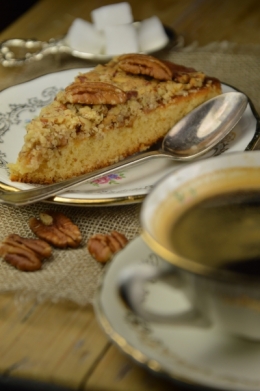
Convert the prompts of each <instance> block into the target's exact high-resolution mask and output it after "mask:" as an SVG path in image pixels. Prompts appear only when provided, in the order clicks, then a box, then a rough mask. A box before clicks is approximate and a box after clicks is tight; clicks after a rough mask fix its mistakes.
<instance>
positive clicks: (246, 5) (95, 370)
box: [0, 0, 260, 391]
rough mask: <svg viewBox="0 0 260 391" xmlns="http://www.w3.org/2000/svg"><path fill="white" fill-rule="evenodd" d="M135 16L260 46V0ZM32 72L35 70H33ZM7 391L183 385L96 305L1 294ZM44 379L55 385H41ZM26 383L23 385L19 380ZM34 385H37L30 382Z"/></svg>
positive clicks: (7, 77)
mask: <svg viewBox="0 0 260 391" xmlns="http://www.w3.org/2000/svg"><path fill="white" fill-rule="evenodd" d="M109 3H111V1H104V0H96V1H82V0H73V1H71V0H55V1H54V0H42V1H39V2H38V3H37V4H36V5H35V6H34V7H33V8H32V9H30V10H29V11H28V12H27V13H26V14H24V15H23V16H22V17H21V18H20V19H18V20H17V21H16V22H15V23H14V24H12V25H11V26H9V27H8V28H7V29H6V30H5V31H3V32H2V33H1V34H0V41H2V40H4V39H9V38H16V37H21V38H37V39H39V40H49V39H50V38H52V37H57V36H60V35H63V34H65V33H66V31H67V29H68V27H69V26H70V24H71V23H72V21H73V20H74V19H75V18H76V17H82V18H85V19H86V20H90V11H91V10H92V9H94V8H97V7H99V6H102V5H105V4H109ZM130 3H131V5H132V9H133V13H134V16H135V18H136V19H137V20H138V19H143V18H147V17H149V16H152V15H158V16H159V17H160V19H161V20H162V22H163V23H164V24H166V25H169V26H171V27H173V28H174V29H175V31H176V32H177V33H179V34H181V35H182V36H183V37H184V39H185V44H186V45H188V44H191V43H192V42H194V41H197V42H198V43H199V45H206V44H208V43H211V42H213V41H222V40H228V41H232V42H237V43H241V44H247V43H252V44H260V2H259V1H258V0H247V1H244V2H242V1H240V2H238V1H237V0H228V1H226V0H218V1H215V0H202V1H198V0H194V1H192V0H142V1H140V0H132V1H130ZM24 72H25V68H24V67H21V68H3V67H0V83H1V86H0V88H1V87H2V88H3V87H5V86H8V85H11V84H15V83H17V82H18V80H21V79H22V77H23V73H24ZM25 76H26V77H27V78H28V75H25ZM0 373H1V375H2V377H1V380H0V389H1V390H2V389H5V388H4V384H6V385H7V384H9V385H10V384H16V386H15V387H14V388H12V389H15V390H19V387H22V385H23V384H26V387H25V388H21V389H26V390H30V389H37V390H41V389H44V390H47V389H53V390H55V389H56V387H58V388H60V387H61V388H62V387H64V388H69V389H73V390H95V391H97V390H103V391H116V390H118V391H146V390H147V391H148V390H149V391H157V390H158V391H159V390H162V389H163V390H165V391H167V390H176V391H177V390H180V389H181V388H179V387H177V386H175V385H173V384H172V383H170V382H169V381H167V380H162V379H159V378H157V377H155V376H154V375H152V374H150V373H148V372H147V371H146V370H145V369H143V368H140V367H138V366H137V365H136V364H135V363H133V362H132V361H131V360H129V359H128V358H127V357H125V356H124V355H123V354H122V353H120V352H119V350H118V349H117V348H116V347H115V346H113V345H111V343H110V342H109V341H108V339H107V337H106V336H105V335H104V333H103V332H102V331H101V329H100V327H99V325H98V323H97V321H96V319H95V317H94V313H93V309H92V308H91V306H89V307H87V308H81V307H77V306H76V305H69V304H66V305H65V304H53V303H44V304H35V303H32V302H28V303H20V302H19V300H18V298H17V297H16V296H15V295H12V294H2V295H1V296H0ZM28 381H30V382H31V381H33V382H34V381H37V382H38V381H40V382H43V383H47V384H48V386H46V385H43V386H40V385H39V384H38V385H37V386H36V387H35V388H34V387H33V384H34V383H28ZM1 384H2V386H1ZM17 384H19V387H18V385H17ZM30 384H31V385H30Z"/></svg>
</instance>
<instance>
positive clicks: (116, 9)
mask: <svg viewBox="0 0 260 391" xmlns="http://www.w3.org/2000/svg"><path fill="white" fill-rule="evenodd" d="M91 19H92V22H93V23H94V25H95V27H96V28H97V29H98V30H104V28H105V27H106V26H109V25H118V24H127V23H132V22H133V15H132V10H131V6H130V4H129V3H127V2H123V3H118V4H110V5H105V6H103V7H100V8H96V9H94V10H93V11H92V12H91Z"/></svg>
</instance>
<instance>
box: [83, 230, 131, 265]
mask: <svg viewBox="0 0 260 391" xmlns="http://www.w3.org/2000/svg"><path fill="white" fill-rule="evenodd" d="M127 243H128V240H127V238H126V237H125V235H123V234H122V233H120V232H117V231H112V232H111V233H110V234H95V235H93V236H91V238H90V239H89V240H88V243H87V248H88V251H89V252H90V254H91V255H92V257H93V258H95V259H96V260H97V261H98V262H101V263H105V262H107V261H109V260H110V259H111V258H112V256H113V254H115V253H116V252H118V251H119V250H121V249H122V248H124V247H125V245H126V244H127Z"/></svg>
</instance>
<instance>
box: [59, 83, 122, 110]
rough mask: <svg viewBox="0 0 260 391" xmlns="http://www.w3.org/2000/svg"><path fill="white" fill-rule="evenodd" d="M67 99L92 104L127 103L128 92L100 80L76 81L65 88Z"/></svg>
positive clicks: (72, 101) (71, 101)
mask: <svg viewBox="0 0 260 391" xmlns="http://www.w3.org/2000/svg"><path fill="white" fill-rule="evenodd" d="M65 94H66V99H67V101H68V102H70V103H82V104H90V105H99V104H110V105H117V104H119V103H125V102H126V101H127V99H128V96H127V94H126V93H125V92H124V91H123V90H121V88H118V87H116V86H114V85H113V84H109V83H104V82H99V81H85V82H74V83H72V84H71V85H70V86H68V87H67V88H66V89H65Z"/></svg>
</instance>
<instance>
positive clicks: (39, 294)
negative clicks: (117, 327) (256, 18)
mask: <svg viewBox="0 0 260 391" xmlns="http://www.w3.org/2000/svg"><path fill="white" fill-rule="evenodd" d="M230 48H231V50H230V51H228V47H227V45H226V46H225V50H224V51H223V47H222V48H221V46H219V49H220V50H218V45H217V44H216V45H215V46H214V45H213V46H212V45H211V46H210V47H209V48H208V49H207V48H196V47H195V48H192V47H190V48H188V50H187V48H184V49H183V50H178V51H172V52H171V53H168V54H167V55H164V58H165V59H168V60H171V61H173V62H176V63H179V64H183V65H186V66H192V67H194V68H196V69H197V70H201V71H204V72H205V73H207V74H208V75H210V76H215V77H217V78H219V79H220V80H221V81H222V82H225V83H228V84H230V85H232V86H234V87H236V88H238V89H240V90H241V91H243V92H245V93H246V94H247V95H248V96H249V97H250V99H251V100H252V101H253V103H254V105H255V107H256V109H257V110H258V111H259V110H260V92H259V85H260V72H259V69H260V50H259V48H256V50H253V49H252V48H249V49H250V50H248V48H246V47H244V48H243V49H244V52H243V50H242V49H241V50H237V51H236V52H234V50H233V46H230ZM77 66H84V65H83V63H82V62H80V63H79V62H77V61H74V62H73V63H71V67H72V68H73V67H74V68H75V67H77ZM34 67H35V65H34ZM64 68H68V63H66V65H62V62H59V64H58V65H57V67H56V69H53V67H52V68H51V67H50V71H57V70H59V69H64ZM32 69H33V68H31V66H30V65H29V66H28V69H27V70H26V71H25V75H26V74H27V73H28V75H29V73H30V72H31V74H30V76H31V78H32V77H33V75H35V76H39V74H40V73H43V71H42V72H40V64H38V65H37V67H35V68H34V69H35V73H33V71H32ZM45 70H46V68H45ZM44 73H46V71H45V72H44ZM15 81H16V82H19V80H15ZM21 81H22V80H21ZM47 209H55V210H59V211H61V212H63V213H64V214H66V215H67V216H68V217H70V218H71V219H72V221H73V222H74V223H75V224H77V225H78V226H79V228H80V230H81V232H82V234H83V240H82V245H81V246H80V247H79V248H78V249H66V250H58V249H55V250H54V251H53V256H52V258H51V259H50V260H47V261H45V262H44V264H43V268H42V270H40V271H37V272H31V273H28V272H21V271H18V270H16V269H14V268H13V267H12V266H10V265H9V264H7V263H6V262H4V261H1V262H0V292H8V291H12V292H16V294H17V295H18V297H19V296H21V297H27V296H28V297H30V298H32V297H33V298H35V299H37V300H40V301H41V300H42V301H44V300H52V301H55V302H57V301H61V300H69V301H71V302H74V303H76V304H78V305H86V304H88V303H90V302H91V301H92V298H93V295H94V292H95V290H96V288H97V285H98V281H99V278H100V276H101V275H102V271H103V270H104V267H103V265H101V264H99V263H98V262H96V261H95V260H94V259H93V258H92V257H91V256H90V254H89V253H88V250H87V248H86V242H87V240H88V238H89V237H90V236H91V235H92V234H94V233H109V232H111V231H112V230H117V231H119V232H123V233H124V234H125V235H126V237H127V238H128V239H129V240H131V239H133V238H134V237H136V236H137V235H138V234H139V233H140V222H139V212H140V205H139V204H138V205H130V206H117V207H95V208H91V207H85V208H84V207H80V208H79V207H70V206H60V205H51V206H48V205H47V204H44V203H40V204H37V205H33V206H30V207H22V208H13V207H9V206H3V205H0V240H3V239H4V237H5V236H6V235H8V234H10V233H17V234H19V235H21V236H25V237H34V235H33V234H32V232H31V231H30V229H29V227H28V220H29V218H30V217H31V216H38V215H39V213H40V212H42V211H45V210H47ZM112 262H113V260H112Z"/></svg>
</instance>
